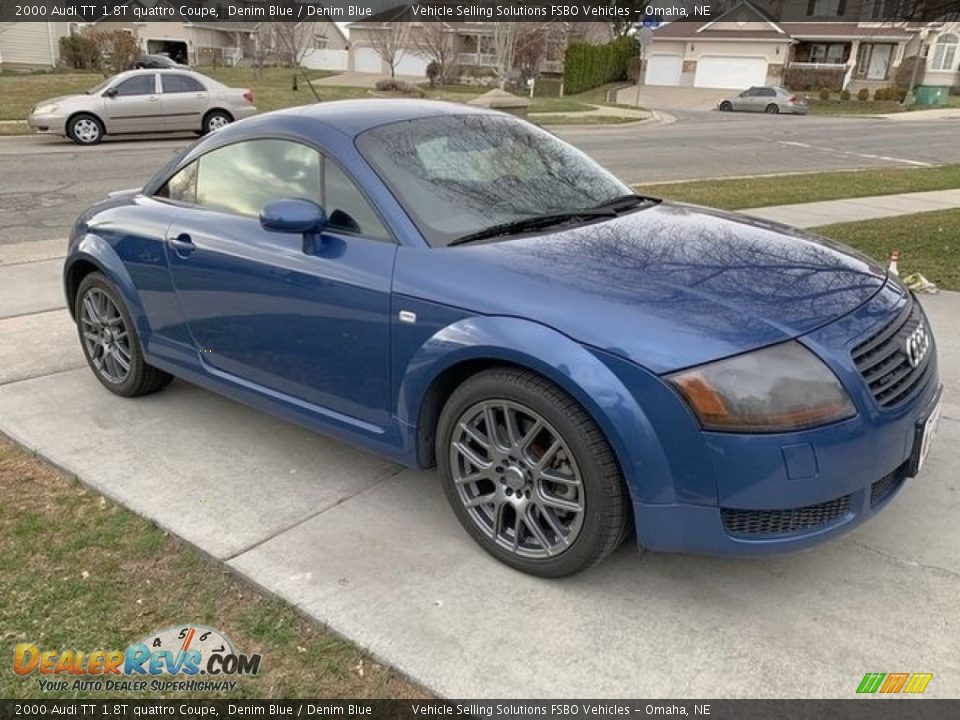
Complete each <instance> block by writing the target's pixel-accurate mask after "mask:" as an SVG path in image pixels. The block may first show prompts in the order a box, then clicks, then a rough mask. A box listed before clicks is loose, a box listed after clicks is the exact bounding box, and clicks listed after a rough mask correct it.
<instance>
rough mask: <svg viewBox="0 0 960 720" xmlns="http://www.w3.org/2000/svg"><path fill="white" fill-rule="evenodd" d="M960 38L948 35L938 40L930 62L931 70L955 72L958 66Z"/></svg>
mask: <svg viewBox="0 0 960 720" xmlns="http://www.w3.org/2000/svg"><path fill="white" fill-rule="evenodd" d="M958 45H960V38H958V37H957V36H956V35H951V34H950V33H947V34H946V35H941V36H940V37H939V38H937V42H936V44H935V45H934V46H933V56H932V58H931V60H930V69H931V70H953V69H954V68H955V67H956V65H957V47H958Z"/></svg>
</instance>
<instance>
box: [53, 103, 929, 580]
mask: <svg viewBox="0 0 960 720" xmlns="http://www.w3.org/2000/svg"><path fill="white" fill-rule="evenodd" d="M64 282H65V288H66V293H67V298H68V305H69V307H70V308H71V311H72V313H73V316H74V319H75V320H76V323H77V328H78V331H79V337H80V342H81V344H82V345H83V351H84V353H85V354H86V357H87V360H88V361H89V364H90V367H91V368H92V370H93V372H94V374H95V375H96V377H97V378H98V379H99V381H100V382H101V383H102V384H103V385H104V386H105V387H106V388H108V389H109V390H111V391H113V392H115V393H117V394H119V395H124V396H133V395H142V394H144V393H148V392H152V391H155V390H159V389H160V388H162V387H163V386H164V385H166V384H167V383H168V382H169V381H170V380H171V378H172V377H173V376H176V377H180V378H183V379H185V380H187V381H189V382H193V383H196V384H198V385H202V386H203V387H206V388H209V389H210V390H213V391H216V392H219V393H223V394H225V395H229V396H230V397H233V398H235V399H237V400H240V401H242V402H245V403H248V404H250V405H252V406H255V407H257V408H261V409H263V410H267V411H270V412H273V413H276V414H278V415H280V416H282V417H285V418H287V419H289V420H292V421H295V422H298V423H302V424H303V425H306V426H308V427H311V428H315V429H317V430H319V431H322V432H325V433H328V434H330V435H333V436H335V437H337V438H340V439H342V440H346V441H350V442H353V443H355V444H357V445H359V446H361V447H364V448H367V449H369V450H371V451H373V452H377V453H381V454H383V455H385V456H387V457H389V458H392V459H394V460H396V461H398V462H401V463H404V464H407V465H410V466H414V467H430V466H433V465H436V466H437V467H438V468H439V471H440V477H441V481H442V483H443V485H444V489H445V491H446V494H447V497H448V498H449V501H450V504H451V505H452V507H453V510H454V512H455V513H456V514H457V516H458V517H459V519H460V521H461V523H462V524H463V526H464V527H465V528H466V530H467V532H468V533H470V535H472V536H473V538H474V539H475V540H476V541H477V542H478V543H479V544H480V545H481V546H482V547H483V548H484V549H485V550H487V551H488V552H489V553H490V554H491V555H493V556H494V557H496V558H497V559H499V560H501V561H503V562H505V563H507V564H508V565H511V566H513V567H515V568H518V569H521V570H523V571H526V572H529V573H533V574H537V575H542V576H548V577H556V576H561V575H566V574H570V573H574V572H577V571H579V570H582V569H584V568H586V567H588V566H590V565H591V564H593V563H595V562H597V561H598V560H600V559H601V558H603V557H604V556H606V555H607V554H609V553H610V552H611V551H612V550H613V549H614V548H616V547H617V546H618V544H620V543H621V541H622V540H623V539H624V538H625V537H626V536H627V535H628V534H629V533H630V531H631V529H632V528H635V529H636V536H637V541H638V543H639V545H640V546H641V547H646V548H652V549H656V550H676V551H691V552H705V553H719V554H757V553H768V552H775V551H779V550H788V549H793V548H802V547H806V546H808V545H810V544H812V543H815V542H818V541H820V540H824V539H826V538H829V537H832V536H835V535H837V534H838V533H841V532H844V531H846V530H849V529H850V528H852V527H854V526H856V525H857V524H858V523H860V522H862V521H864V520H866V519H867V518H869V517H871V516H872V515H873V514H874V513H875V512H877V511H878V510H879V509H880V508H881V507H882V506H884V505H885V504H886V503H887V502H888V501H890V499H891V498H892V497H893V496H894V495H895V494H896V493H897V491H898V490H899V488H900V487H901V486H902V484H903V483H904V481H905V480H906V479H907V478H910V477H912V476H914V475H916V474H917V473H918V472H919V471H920V469H921V466H922V465H923V461H924V458H925V457H926V454H927V452H928V450H929V447H930V440H931V438H932V437H933V434H934V432H935V430H936V424H937V419H938V417H939V408H940V405H941V387H940V383H939V379H938V373H937V361H936V350H935V345H934V340H933V336H932V334H931V332H930V328H929V325H928V324H927V319H926V317H925V316H924V313H923V310H922V308H921V307H920V304H919V303H918V302H917V301H916V300H915V299H914V298H913V297H912V296H911V295H910V293H909V292H908V291H907V290H906V289H905V288H904V286H903V285H902V284H901V283H900V282H899V281H898V280H896V279H895V278H892V277H887V274H886V272H885V271H884V270H883V269H881V268H879V267H877V266H876V265H874V264H873V263H872V262H871V261H870V260H868V259H867V258H865V257H862V256H860V255H858V254H856V253H855V252H854V251H852V250H850V249H848V248H845V247H843V246H839V245H836V244H833V243H831V242H829V241H827V240H824V239H822V238H819V237H815V236H812V235H809V234H806V233H803V232H800V231H797V230H793V229H791V228H788V227H784V226H781V225H775V224H771V223H768V222H763V221H760V220H751V219H748V218H745V217H741V216H737V215H731V214H726V213H721V212H714V211H712V210H707V209H703V208H694V207H690V206H683V205H674V204H669V203H666V202H659V201H657V200H655V199H652V198H647V197H642V196H638V195H635V194H633V193H632V192H631V191H630V189H629V188H628V187H626V186H625V185H623V184H622V183H621V182H620V181H618V180H617V179H615V178H614V177H613V176H611V175H610V174H609V173H607V172H606V171H604V170H603V169H601V168H600V167H598V166H597V165H596V164H595V163H594V162H592V161H591V160H590V159H589V158H587V157H586V156H585V155H583V154H582V153H580V152H579V151H577V150H575V149H574V148H572V147H570V146H569V145H567V144H565V143H563V142H561V141H560V140H558V139H557V138H555V137H553V136H552V135H550V134H548V133H546V132H544V131H542V130H539V129H537V128H536V127H533V126H532V125H529V124H527V123H526V122H523V121H521V120H518V119H516V118H513V117H510V116H506V115H503V114H500V113H496V112H491V111H486V110H481V109H475V108H470V107H466V106H463V105H454V104H446V103H439V102H429V101H406V100H360V101H347V102H337V103H326V104H323V105H319V106H313V107H304V108H295V109H291V110H286V111H282V112H276V113H270V114H268V115H263V116H258V117H255V118H250V119H248V120H244V121H242V122H239V123H236V124H234V125H230V126H228V127H225V128H223V129H222V130H220V131H218V132H216V133H214V134H212V135H210V136H208V137H206V138H204V139H202V140H200V141H198V142H197V143H196V144H194V145H192V146H191V147H189V148H188V149H187V150H186V151H184V152H183V153H182V154H181V155H180V156H179V157H177V158H176V159H175V160H173V161H172V162H170V163H169V164H168V165H167V166H166V167H164V168H163V169H162V170H161V171H160V172H158V173H157V174H156V175H155V176H154V177H153V179H151V180H150V181H149V182H148V183H147V184H146V186H144V187H143V189H142V190H137V191H130V192H127V193H120V194H115V195H114V196H113V197H111V198H110V199H108V200H105V201H104V202H101V203H99V204H98V205H95V206H94V207H92V208H90V209H89V210H88V211H86V212H85V213H84V214H83V215H82V216H81V217H80V218H79V220H78V221H77V223H76V226H75V227H74V229H73V232H72V234H71V237H70V249H69V254H68V257H67V259H66V264H65V267H64Z"/></svg>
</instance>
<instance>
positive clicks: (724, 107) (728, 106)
mask: <svg viewBox="0 0 960 720" xmlns="http://www.w3.org/2000/svg"><path fill="white" fill-rule="evenodd" d="M731 110H733V104H732V103H731V102H730V101H729V100H724V101H723V102H722V103H720V111H721V112H730V111H731Z"/></svg>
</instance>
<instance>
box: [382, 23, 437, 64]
mask: <svg viewBox="0 0 960 720" xmlns="http://www.w3.org/2000/svg"><path fill="white" fill-rule="evenodd" d="M426 24H428V25H429V24H430V23H426ZM409 36H410V23H408V22H385V23H383V25H381V26H380V27H376V28H370V45H371V46H372V47H373V50H374V52H375V53H377V55H379V56H380V58H381V59H382V60H383V61H384V62H385V63H386V64H387V66H388V67H389V68H390V77H396V76H397V65H399V64H400V61H401V60H402V59H403V56H404V55H406V53H407V51H408V50H409V47H408V45H407V41H408V39H409Z"/></svg>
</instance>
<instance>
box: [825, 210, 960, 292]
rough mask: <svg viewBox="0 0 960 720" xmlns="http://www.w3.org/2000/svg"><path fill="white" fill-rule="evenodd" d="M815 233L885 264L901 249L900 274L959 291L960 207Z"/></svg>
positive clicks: (842, 225) (870, 221)
mask: <svg viewBox="0 0 960 720" xmlns="http://www.w3.org/2000/svg"><path fill="white" fill-rule="evenodd" d="M814 232H816V233H818V234H820V235H823V236H825V237H828V238H832V239H834V240H838V241H840V242H842V243H844V244H846V245H849V246H850V247H854V248H856V249H857V250H860V251H861V252H863V253H866V254H867V255H870V256H871V257H873V258H875V259H876V260H877V261H878V262H879V263H881V264H882V265H884V266H886V264H887V261H888V259H889V257H890V251H891V250H899V251H900V274H901V275H908V274H910V273H914V272H918V273H921V274H922V275H924V276H925V277H926V278H927V279H928V280H930V281H931V282H934V283H936V284H937V285H938V286H939V287H940V288H941V289H943V290H960V209H958V210H940V211H936V212H925V213H917V214H916V215H903V216H900V217H891V218H883V219H880V220H867V221H861V222H852V223H841V224H838V225H826V226H823V227H819V228H815V229H814Z"/></svg>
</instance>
